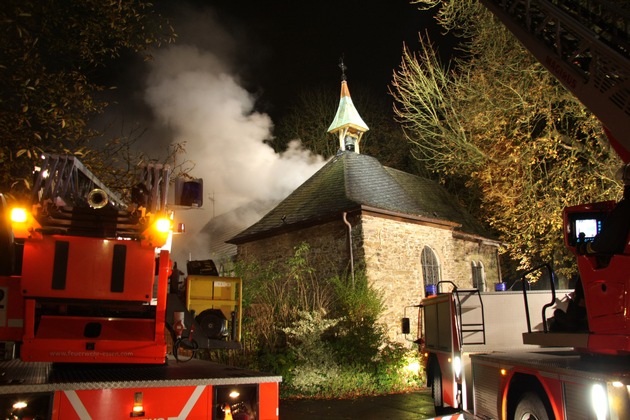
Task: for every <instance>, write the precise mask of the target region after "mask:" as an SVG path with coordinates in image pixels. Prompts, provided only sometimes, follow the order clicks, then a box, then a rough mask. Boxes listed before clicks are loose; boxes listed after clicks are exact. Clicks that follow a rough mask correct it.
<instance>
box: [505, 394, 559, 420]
mask: <svg viewBox="0 0 630 420" xmlns="http://www.w3.org/2000/svg"><path fill="white" fill-rule="evenodd" d="M551 418H552V416H550V414H549V412H548V411H547V408H546V407H545V403H544V402H543V401H542V400H541V399H540V396H538V394H536V393H534V392H526V393H524V394H523V396H522V397H521V399H520V400H519V401H518V403H517V404H516V410H515V411H514V420H550V419H551Z"/></svg>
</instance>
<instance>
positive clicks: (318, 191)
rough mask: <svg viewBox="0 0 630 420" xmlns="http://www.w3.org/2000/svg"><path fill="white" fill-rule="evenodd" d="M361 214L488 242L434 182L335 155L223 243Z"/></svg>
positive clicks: (485, 234)
mask: <svg viewBox="0 0 630 420" xmlns="http://www.w3.org/2000/svg"><path fill="white" fill-rule="evenodd" d="M360 209H369V210H372V211H379V210H381V211H385V212H389V213H393V214H395V215H397V216H400V217H403V218H404V217H405V216H408V217H410V218H414V217H415V218H421V219H423V220H427V221H432V222H434V223H437V224H443V225H446V226H449V227H455V229H456V230H458V231H461V232H463V233H467V234H471V235H475V236H481V237H483V238H488V239H491V238H492V236H491V235H490V234H489V233H488V232H487V231H486V230H485V229H484V228H483V227H482V226H481V225H480V224H479V223H478V222H477V221H476V220H475V219H474V218H473V217H472V216H471V215H470V214H469V213H468V212H466V211H465V209H463V208H462V207H461V206H459V205H458V204H457V203H456V202H455V200H454V199H453V198H452V197H451V196H450V195H449V194H448V193H447V192H446V191H445V190H444V188H442V187H441V186H440V185H439V184H437V183H436V182H433V181H431V180H427V179H424V178H420V177H417V176H415V175H411V174H408V173H405V172H402V171H398V170H396V169H392V168H388V167H385V166H383V165H381V164H380V163H379V162H378V160H376V159H375V158H373V157H371V156H368V155H362V154H357V153H354V152H340V153H339V154H338V155H337V156H335V157H334V158H332V159H331V160H330V161H329V162H328V163H327V164H326V165H324V167H323V168H321V169H320V170H319V171H318V172H317V173H315V174H314V175H313V176H312V177H311V178H309V179H308V180H306V181H305V182H304V183H303V184H302V185H300V186H299V187H298V188H297V189H296V190H295V191H293V193H291V194H290V195H289V196H288V197H287V198H285V199H284V200H283V201H282V202H280V204H278V205H277V206H276V207H275V208H273V209H272V210H271V211H270V212H269V213H267V214H266V215H265V216H264V217H263V218H262V219H260V220H259V221H258V222H256V223H254V224H253V225H251V226H250V227H249V228H247V229H245V230H244V231H242V232H241V233H239V234H238V235H236V236H234V237H233V238H231V239H230V240H228V241H227V242H229V243H233V244H241V243H246V242H249V241H251V240H254V239H257V238H261V237H267V236H273V235H275V234H279V233H281V232H284V231H288V230H291V229H295V228H297V227H299V226H306V225H311V224H316V223H319V222H323V221H327V220H332V219H334V218H337V217H341V214H342V213H343V212H349V211H353V210H360Z"/></svg>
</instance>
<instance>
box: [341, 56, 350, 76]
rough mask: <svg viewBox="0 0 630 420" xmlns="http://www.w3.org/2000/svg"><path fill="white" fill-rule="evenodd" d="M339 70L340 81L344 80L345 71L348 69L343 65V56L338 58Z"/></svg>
mask: <svg viewBox="0 0 630 420" xmlns="http://www.w3.org/2000/svg"><path fill="white" fill-rule="evenodd" d="M339 68H340V69H341V80H346V70H348V67H347V66H346V65H345V64H344V63H343V55H342V56H341V57H340V58H339Z"/></svg>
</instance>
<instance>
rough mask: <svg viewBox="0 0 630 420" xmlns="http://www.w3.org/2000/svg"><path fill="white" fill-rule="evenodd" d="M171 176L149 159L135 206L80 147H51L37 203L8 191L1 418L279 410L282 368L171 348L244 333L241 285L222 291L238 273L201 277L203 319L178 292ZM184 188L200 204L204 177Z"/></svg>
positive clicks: (183, 197) (0, 234) (262, 415)
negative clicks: (239, 364) (66, 152)
mask: <svg viewBox="0 0 630 420" xmlns="http://www.w3.org/2000/svg"><path fill="white" fill-rule="evenodd" d="M169 177H170V169H169V168H168V166H163V165H147V166H145V167H144V168H143V171H142V175H141V176H140V179H139V180H138V182H137V184H136V185H135V186H134V187H133V189H132V191H131V193H130V198H129V200H128V202H126V203H124V202H123V201H122V200H121V199H119V198H118V197H117V195H116V194H114V193H113V192H112V191H110V190H109V189H108V188H107V187H106V186H104V185H103V184H102V183H101V182H100V181H99V180H98V179H97V178H96V177H95V176H94V175H93V174H92V173H91V172H90V171H89V170H88V169H87V168H86V167H85V166H83V164H81V162H80V161H79V160H77V159H76V158H75V157H73V156H59V155H49V154H45V155H43V156H42V158H41V162H40V164H39V165H38V167H37V168H36V170H35V173H34V184H33V188H32V194H33V195H32V201H31V202H30V203H28V206H22V207H15V208H11V209H9V208H8V207H7V204H6V201H5V198H4V197H3V196H2V195H0V207H1V208H0V210H2V211H1V215H2V219H1V220H0V239H1V244H0V246H1V247H2V249H1V251H2V256H1V257H0V263H1V264H0V265H1V267H0V269H1V270H2V271H1V272H0V342H2V345H3V347H2V348H3V354H4V357H3V358H2V359H3V360H4V361H2V362H0V374H1V381H2V384H0V416H3V418H4V417H6V418H53V419H74V418H76V419H113V418H129V417H138V418H199V419H201V418H212V419H224V418H226V419H230V418H244V419H277V418H278V400H279V382H280V381H281V378H280V377H276V376H271V375H262V374H260V373H257V372H253V371H249V370H246V369H240V368H236V367H231V366H223V365H219V364H215V363H210V362H208V361H202V360H198V359H193V360H190V361H188V362H186V363H183V358H182V357H180V358H177V357H174V356H177V354H178V352H177V350H180V356H181V354H182V353H184V352H186V353H187V355H188V356H190V355H191V354H194V352H195V351H197V350H198V348H199V346H200V343H201V345H202V347H205V348H209V347H217V348H225V347H230V346H229V345H228V344H226V342H227V341H238V337H237V336H236V335H235V333H234V331H239V332H240V325H239V326H238V328H236V327H235V326H234V325H233V328H232V331H233V333H232V335H230V333H229V330H228V329H227V327H226V325H227V323H228V322H235V320H236V319H238V317H240V313H239V314H238V315H237V314H236V313H237V312H240V306H238V305H237V300H238V299H236V295H235V293H236V291H234V292H233V293H227V296H225V294H224V293H223V294H222V296H221V297H220V299H217V300H216V301H213V300H212V299H213V296H212V295H213V294H214V292H215V291H218V290H219V289H221V290H223V291H225V289H229V290H234V289H235V285H238V286H239V287H240V284H241V283H240V281H238V280H237V279H232V278H225V279H223V278H213V277H203V276H201V277H200V276H191V278H192V279H191V281H192V280H196V282H195V283H194V284H193V285H191V286H190V287H191V288H192V289H195V288H196V289H201V290H205V291H209V292H208V293H206V295H208V296H205V297H203V298H204V299H206V304H207V303H210V305H206V306H205V307H200V302H199V299H197V301H195V302H194V305H196V306H194V308H196V309H197V310H198V311H201V310H202V309H205V308H208V309H207V310H203V311H202V312H201V313H199V315H198V316H197V317H195V316H194V314H193V313H192V312H191V311H189V310H188V309H190V306H189V305H188V304H190V303H191V302H190V301H187V302H186V303H183V302H178V301H177V299H178V293H177V290H175V289H176V288H173V289H170V288H169V277H170V276H171V274H172V267H173V263H172V261H171V260H170V254H169V250H168V245H169V244H168V242H169V240H170V237H171V234H172V230H173V225H174V223H173V212H172V210H171V209H170V208H169V207H168V206H167V196H168V186H169V182H170V179H169ZM176 187H181V188H179V189H180V191H178V194H176V202H175V204H178V205H180V206H199V205H201V197H202V195H201V190H200V189H199V187H200V183H199V182H192V183H191V184H186V183H183V184H182V183H178V184H176ZM176 189H177V188H176ZM174 207H175V206H174V205H171V208H174ZM171 280H173V278H171ZM174 281H175V280H174ZM169 291H170V292H173V293H169ZM238 293H242V291H240V290H239V291H238ZM219 294H221V293H219ZM188 295H190V293H189V291H188ZM196 297H199V296H196ZM192 300H194V299H192ZM192 300H191V301H192ZM202 300H203V299H202ZM214 303H217V305H216V306H213V304H214ZM226 305H227V312H228V313H227V316H224V315H223V313H224V312H226V308H225V306H226ZM230 305H231V306H230ZM235 305H236V306H235ZM230 311H231V312H232V313H231V314H230ZM174 312H176V313H177V315H176V314H175V313H174ZM230 320H231V321H230ZM195 321H197V322H195ZM193 329H196V332H195V335H194V336H192V334H193V331H192V330H193ZM184 330H187V331H188V332H187V333H185V332H184ZM169 338H172V340H170V343H171V344H172V349H173V351H172V353H173V355H174V356H173V355H171V354H167V341H169V340H168V339H169ZM213 341H214V342H217V343H220V344H218V345H216V346H213V345H212V344H211V342H213ZM188 358H190V357H188Z"/></svg>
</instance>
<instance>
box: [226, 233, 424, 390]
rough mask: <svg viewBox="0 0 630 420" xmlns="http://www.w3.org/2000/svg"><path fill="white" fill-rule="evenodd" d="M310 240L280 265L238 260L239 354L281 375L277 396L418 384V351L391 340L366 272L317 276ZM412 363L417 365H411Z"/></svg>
mask: <svg viewBox="0 0 630 420" xmlns="http://www.w3.org/2000/svg"><path fill="white" fill-rule="evenodd" d="M308 257H309V247H308V244H305V243H304V244H301V245H300V246H298V247H296V248H295V254H294V255H293V256H291V257H289V258H288V259H287V261H285V262H284V267H286V269H285V270H280V269H278V267H279V266H282V265H281V264H280V265H276V266H269V265H268V266H266V267H265V268H261V267H260V265H257V264H255V263H253V264H249V265H247V266H246V265H244V264H241V265H240V266H239V267H238V268H237V272H238V275H240V276H241V277H242V278H243V279H244V280H245V288H244V289H245V292H244V306H245V313H244V322H243V328H244V339H243V342H244V353H246V354H249V356H247V355H244V356H243V357H242V358H241V360H242V361H247V365H248V367H250V368H253V369H256V370H263V371H268V372H272V373H274V374H277V375H281V376H282V377H283V382H282V386H281V397H283V398H286V397H291V396H302V397H320V398H332V397H335V398H344V397H354V396H357V395H374V394H383V393H390V392H399V391H404V390H410V389H417V388H419V387H421V386H422V381H421V380H422V378H421V376H420V374H419V371H418V367H417V366H418V354H417V351H416V350H408V349H406V348H405V347H404V346H403V345H402V344H400V343H393V342H389V341H388V340H387V338H386V335H385V332H384V329H383V328H382V327H381V326H380V325H379V324H378V322H377V320H378V318H379V316H380V314H381V312H382V310H383V301H382V298H381V296H380V295H379V294H378V293H377V292H376V291H375V290H374V289H372V288H371V287H370V286H369V284H368V281H367V278H366V276H365V274H364V273H355V278H354V281H348V280H347V279H345V278H344V277H342V276H337V277H334V278H332V279H318V278H317V276H316V273H315V271H314V270H313V268H312V267H311V266H310V264H309V262H308V261H309V259H308ZM410 363H415V366H416V368H415V370H414V369H412V370H409V369H408V365H410Z"/></svg>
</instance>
